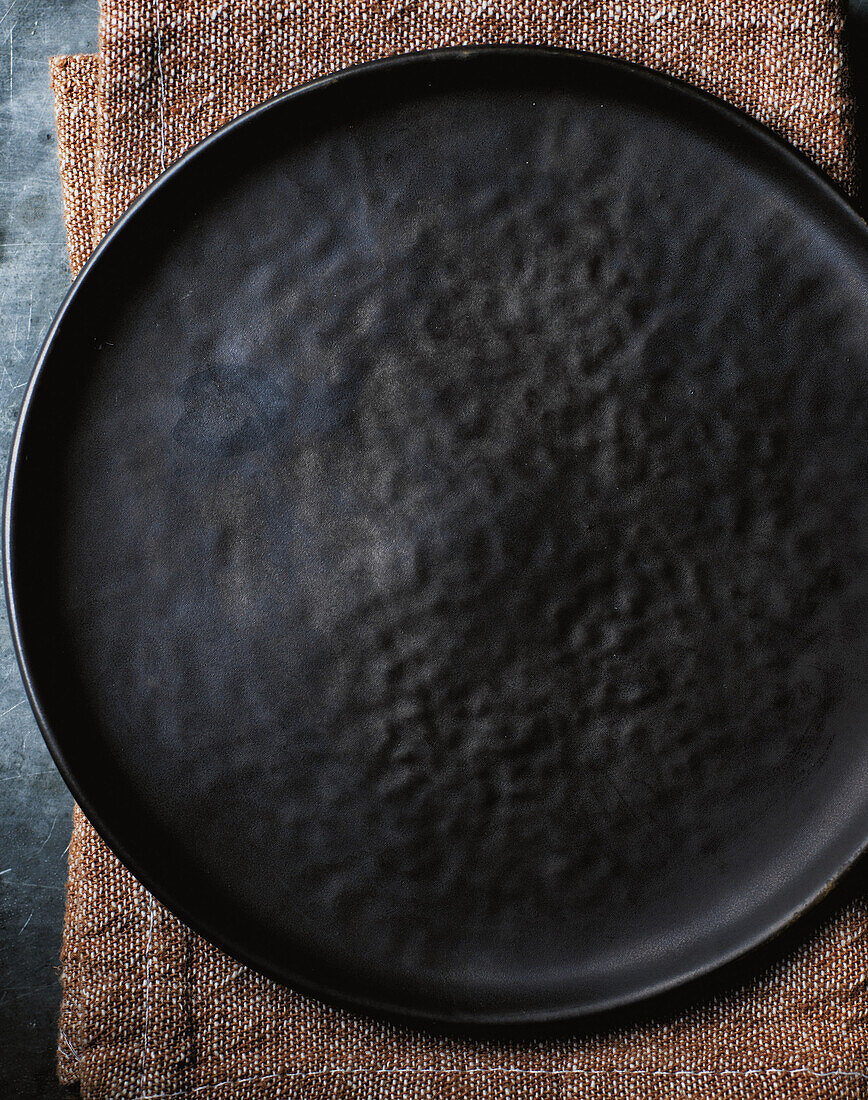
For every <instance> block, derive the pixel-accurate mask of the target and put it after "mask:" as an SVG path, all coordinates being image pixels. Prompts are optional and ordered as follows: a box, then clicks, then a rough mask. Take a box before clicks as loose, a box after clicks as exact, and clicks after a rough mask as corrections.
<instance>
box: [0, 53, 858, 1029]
mask: <svg viewBox="0 0 868 1100" xmlns="http://www.w3.org/2000/svg"><path fill="white" fill-rule="evenodd" d="M866 270H868V262H866V231H865V228H864V226H863V225H862V223H860V222H859V221H858V219H857V218H856V217H855V215H853V214H852V213H851V212H850V211H849V209H848V208H847V207H846V205H845V204H844V203H843V201H842V200H841V199H839V198H838V197H837V196H836V195H835V194H834V192H833V191H832V189H831V188H830V187H828V185H826V184H825V183H824V182H823V181H822V180H821V178H820V177H819V175H818V174H816V173H815V172H814V171H813V170H812V169H810V168H808V167H807V166H806V165H805V164H804V163H803V162H802V161H801V160H800V159H799V158H798V157H797V156H796V155H794V154H793V153H792V152H791V151H789V150H788V149H786V148H785V147H784V146H783V145H782V144H780V143H778V142H777V141H776V140H775V139H773V138H771V137H770V136H769V135H767V134H766V133H765V132H763V131H762V130H760V129H759V128H758V127H756V126H755V125H754V124H752V123H750V122H748V121H747V120H745V119H744V118H742V117H741V116H739V115H737V114H736V113H735V112H731V111H729V110H728V109H726V108H723V107H722V106H720V105H718V104H716V103H714V102H712V101H710V100H708V99H705V98H703V97H701V96H699V95H697V94H696V93H693V92H690V91H687V90H686V89H684V88H682V87H680V86H677V85H674V84H672V83H671V82H668V81H665V80H663V79H661V78H659V77H655V76H652V75H650V74H648V73H645V72H643V71H641V70H636V69H632V68H629V67H627V66H623V65H616V64H613V63H610V62H604V61H600V60H596V59H591V58H586V57H582V56H580V55H569V54H565V53H554V52H550V51H462V52H457V53H451V54H443V55H439V56H429V57H423V58H419V59H415V60H409V61H407V60H405V61H400V62H392V63H387V64H381V65H377V66H373V67H371V68H368V69H366V70H360V71H356V72H353V73H350V74H345V75H343V76H341V77H339V78H338V79H336V80H331V81H325V82H323V83H321V84H320V85H318V86H314V87H312V88H310V89H308V90H303V91H301V92H299V93H295V94H292V95H290V96H288V97H285V98H283V99H282V100H279V101H276V102H275V103H273V104H271V105H270V106H268V107H267V108H265V109H261V110H259V111H257V112H254V113H253V114H252V115H251V116H248V118H247V119H245V120H243V121H242V122H241V123H239V124H236V125H235V126H233V127H232V128H230V129H228V130H227V131H225V132H224V133H223V134H222V135H221V136H220V137H218V138H217V139H216V140H212V141H211V142H209V143H207V144H206V146H205V147H203V148H202V149H201V150H200V151H199V152H198V153H197V154H195V155H194V156H193V157H191V158H188V159H186V160H185V162H184V163H183V164H182V165H181V166H180V167H179V168H176V169H174V170H173V171H172V172H170V173H169V174H168V175H167V176H166V177H165V179H164V180H163V182H162V183H161V184H160V185H159V186H158V187H157V188H156V189H153V190H152V191H151V192H150V194H149V196H148V197H147V198H146V199H145V201H144V202H142V203H141V204H140V205H138V206H137V208H136V209H135V211H134V212H133V214H132V215H130V216H129V217H128V218H127V219H125V220H124V222H123V223H122V224H121V226H120V227H119V228H118V229H117V230H115V232H114V233H113V235H112V238H111V239H110V241H109V242H108V243H107V244H106V245H105V246H104V247H103V248H102V250H101V251H100V254H99V256H98V257H97V259H96V260H94V261H93V262H92V264H91V265H90V266H89V268H88V269H87V271H86V273H85V274H84V276H83V277H82V278H81V279H80V280H79V282H78V283H77V285H76V288H75V291H74V293H73V295H72V297H71V298H70V300H69V302H68V303H67V305H66V307H65V310H64V312H63V314H62V316H61V318H60V320H59V322H58V324H57V326H56V328H55V330H54V332H53V333H52V335H51V337H50V339H49V341H48V343H47V345H46V349H45V351H44V354H43V358H42V362H41V364H40V366H39V368H38V375H37V378H36V380H35V382H34V385H33V388H32V391H31V393H30V394H29V397H28V400H27V402H26V412H25V415H24V418H23V421H22V425H21V428H20V433H19V439H18V444H17V450H16V452H15V455H14V465H13V477H12V481H11V493H10V503H9V506H8V509H9V514H8V525H9V530H8V532H7V535H8V539H9V544H10V545H9V552H8V555H7V560H8V571H9V574H10V584H11V592H12V596H13V601H14V606H13V615H14V618H15V626H16V627H17V630H18V641H19V644H20V647H21V650H22V655H23V660H24V663H25V677H26V678H27V679H28V681H29V688H30V690H31V693H32V696H33V698H34V701H35V704H36V706H37V709H38V711H39V717H40V719H41V722H42V725H43V728H44V729H45V730H46V733H47V736H48V738H49V742H50V744H51V745H52V747H53V749H54V751H55V753H56V755H57V756H58V759H59V762H60V763H61V766H62V767H63V769H64V772H65V774H66V775H67V777H68V779H69V780H70V781H71V784H72V785H73V789H74V790H75V792H76V794H77V796H78V797H79V799H80V800H82V801H83V802H84V804H85V806H86V807H87V808H88V810H89V812H90V814H91V816H92V817H93V818H94V820H95V822H96V823H97V825H98V827H100V828H101V829H102V830H103V831H104V833H105V834H106V835H107V837H108V838H109V839H110V841H111V842H112V843H113V844H114V845H115V846H116V848H117V849H118V850H119V851H120V853H121V854H122V856H123V857H124V858H126V859H127V861H128V862H129V863H130V865H131V866H132V867H133V868H134V869H135V870H136V872H137V873H138V874H139V875H140V876H141V877H143V879H144V880H145V881H146V882H147V883H148V884H149V885H150V886H151V887H152V888H153V889H154V890H155V892H156V893H157V894H158V896H160V897H161V898H162V899H164V900H165V901H166V902H167V903H168V904H169V905H170V906H172V907H174V908H175V909H176V910H177V911H178V912H179V913H180V914H181V915H183V916H184V917H185V918H186V919H188V920H190V921H192V922H193V923H194V924H195V925H196V926H197V927H198V928H200V929H202V930H203V931H204V932H205V933H206V934H208V935H210V936H211V937H212V938H214V939H215V940H216V941H217V942H218V943H220V944H222V945H223V946H225V947H226V948H228V949H229V950H231V951H233V952H234V953H235V954H237V955H238V956H239V957H240V958H242V959H244V960H246V961H248V962H250V963H252V964H253V965H254V966H258V967H260V968H262V969H264V970H265V971H267V972H268V973H270V974H272V975H274V976H276V977H278V978H281V979H283V980H285V981H287V982H289V983H291V984H297V985H300V986H302V987H303V988H307V989H311V990H313V991H315V992H319V993H322V994H324V995H328V996H336V997H339V998H342V999H345V1000H348V1001H351V1002H356V1003H359V1004H363V1005H367V1006H369V1007H380V1008H386V1009H391V1010H394V1011H398V1012H404V1013H411V1014H421V1015H426V1016H430V1017H436V1018H441V1019H460V1020H478V1021H485V1020H500V1021H508V1020H534V1019H543V1018H551V1017H557V1016H567V1015H572V1014H578V1013H583V1012H588V1011H592V1010H595V1009H599V1008H603V1007H607V1006H611V1005H615V1004H625V1003H628V1002H630V1001H632V1000H635V999H637V998H639V997H641V996H644V995H646V994H648V993H650V992H652V991H654V990H658V989H661V988H665V987H669V986H672V985H673V984H675V983H677V982H679V981H682V980H684V979H685V978H687V977H690V976H692V975H695V974H696V973H699V972H702V971H705V970H707V969H709V968H710V967H712V966H715V965H717V964H718V963H720V962H722V961H724V960H726V959H728V958H731V957H733V956H734V955H736V954H738V953H740V952H741V951H743V950H744V949H746V948H747V947H749V946H751V945H752V944H754V943H756V942H757V941H758V940H760V939H761V938H763V937H764V936H766V935H768V934H769V933H770V932H772V931H773V930H774V929H776V928H778V927H779V926H781V925H782V924H783V923H784V922H786V921H787V920H789V919H790V918H791V917H792V916H793V914H794V913H795V912H796V911H797V910H798V909H800V908H801V907H803V906H804V905H805V904H807V903H808V902H810V901H811V900H812V899H813V898H814V897H816V896H817V895H818V894H819V893H820V892H822V890H823V889H824V888H825V886H826V884H827V883H828V881H829V880H830V879H831V878H832V877H834V876H835V875H836V874H837V873H838V872H839V871H840V870H841V869H842V867H843V866H845V865H846V864H847V863H848V862H849V861H850V860H851V859H852V858H853V856H854V855H855V854H856V853H857V852H858V851H859V850H860V849H861V847H862V846H863V844H864V842H865V839H866V833H868V786H866V782H865V780H866V764H868V738H866V736H865V725H866V715H868V682H866V668H868V665H866V641H868V629H866V628H868V617H866V611H868V603H866V595H868V593H866V579H868V570H866V565H868V560H866V550H868V542H866V534H868V528H866V516H868V512H866V504H868V493H866V467H868V462H866V460H868V433H866V429H868V372H866V366H868V363H866V340H865V336H866V321H868V290H866V278H865V277H866Z"/></svg>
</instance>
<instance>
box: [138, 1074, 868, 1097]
mask: <svg viewBox="0 0 868 1100" xmlns="http://www.w3.org/2000/svg"><path fill="white" fill-rule="evenodd" d="M485 1073H502V1074H514V1075H516V1076H522V1075H523V1076H528V1077H796V1076H799V1075H801V1076H804V1077H816V1078H827V1077H838V1078H850V1079H852V1080H857V1081H865V1080H868V1072H862V1071H856V1070H854V1071H850V1070H829V1071H828V1072H823V1071H822V1070H813V1069H808V1068H807V1067H805V1066H794V1067H793V1068H792V1069H771V1068H770V1069H522V1068H521V1067H509V1066H491V1067H488V1068H484V1067H477V1068H470V1069H351V1068H350V1067H348V1066H346V1067H342V1066H336V1067H335V1068H333V1069H314V1070H307V1071H305V1072H301V1073H269V1074H266V1075H265V1076H264V1077H256V1076H254V1077H234V1078H231V1079H229V1080H226V1081H219V1082H218V1083H217V1084H213V1085H195V1086H194V1087H193V1088H192V1089H190V1090H189V1092H188V1091H187V1090H184V1091H182V1092H152V1093H148V1094H147V1095H146V1096H140V1097H139V1098H138V1100H175V1098H177V1097H181V1096H188V1095H192V1094H193V1093H196V1092H205V1091H206V1090H207V1089H221V1088H224V1087H225V1086H227V1085H248V1084H251V1083H253V1082H256V1083H257V1084H262V1083H263V1082H264V1081H276V1080H281V1081H304V1080H307V1079H309V1078H312V1077H327V1076H329V1075H330V1074H343V1075H345V1076H348V1077H349V1076H354V1077H360V1076H365V1075H368V1074H369V1075H371V1076H388V1075H390V1074H394V1075H396V1076H399V1075H414V1074H415V1075H417V1076H420V1077H421V1076H426V1075H441V1076H442V1075H447V1074H455V1075H465V1074H466V1075H468V1076H469V1075H471V1074H476V1075H479V1074H485Z"/></svg>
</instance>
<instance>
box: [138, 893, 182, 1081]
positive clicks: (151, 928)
mask: <svg viewBox="0 0 868 1100" xmlns="http://www.w3.org/2000/svg"><path fill="white" fill-rule="evenodd" d="M155 909H156V906H155V904H154V899H153V897H152V896H151V895H150V894H149V895H148V936H147V939H146V941H145V989H144V998H145V1022H144V1024H143V1026H142V1055H141V1059H140V1064H139V1083H140V1084H141V1081H142V1078H143V1077H144V1075H145V1072H146V1070H147V1065H146V1064H145V1060H146V1058H147V1054H148V1028H149V1027H150V1024H151V946H152V944H153V940H154V912H155ZM176 1095H177V1094H176Z"/></svg>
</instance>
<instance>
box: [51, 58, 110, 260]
mask: <svg viewBox="0 0 868 1100" xmlns="http://www.w3.org/2000/svg"><path fill="white" fill-rule="evenodd" d="M49 71H50V75H51V90H52V92H53V93H54V108H55V110H54V114H55V120H56V123H57V148H58V153H59V156H60V182H61V188H62V192H63V216H64V220H65V222H66V239H67V244H68V246H69V265H70V267H71V268H72V271H73V273H74V274H75V273H77V272H78V271H79V269H80V268H81V267H82V266H83V264H84V262H85V260H87V258H88V256H89V255H90V253H91V250H92V249H93V246H94V245H95V244H96V241H95V240H94V216H93V200H94V195H95V193H96V180H95V176H94V154H95V150H96V99H97V95H96V93H97V80H98V77H99V66H98V64H97V58H96V57H94V56H93V55H92V54H78V55H76V56H74V57H54V58H52V59H51V63H50V70H49Z"/></svg>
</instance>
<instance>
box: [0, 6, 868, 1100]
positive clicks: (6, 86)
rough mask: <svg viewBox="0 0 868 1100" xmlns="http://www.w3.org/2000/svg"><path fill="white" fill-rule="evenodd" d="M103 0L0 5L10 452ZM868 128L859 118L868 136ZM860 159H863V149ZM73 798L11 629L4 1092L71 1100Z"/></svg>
mask: <svg viewBox="0 0 868 1100" xmlns="http://www.w3.org/2000/svg"><path fill="white" fill-rule="evenodd" d="M97 7H98V5H97V0H16V2H13V3H11V4H10V3H9V0H6V3H3V4H0V445H2V447H3V450H4V452H5V451H6V450H8V443H9V440H10V438H11V431H12V427H13V425H14V419H15V416H16V414H17V408H18V401H19V400H20V395H21V393H22V392H23V388H24V385H25V383H26V379H27V376H28V373H29V370H30V367H31V364H32V361H33V356H34V354H35V352H36V349H37V347H38V344H39V342H40V339H41V336H42V334H43V333H44V331H45V329H46V327H47V325H48V323H49V321H50V318H51V315H52V314H53V312H54V310H55V308H56V306H57V305H58V303H59V301H60V299H61V297H62V295H63V293H64V291H65V289H66V287H67V285H68V270H67V262H66V250H65V240H64V232H63V223H62V214H61V203H60V188H59V182H58V174H57V163H56V146H55V142H54V124H53V112H52V104H51V94H50V90H49V87H48V76H47V59H48V57H49V56H50V55H51V54H53V53H69V52H79V51H81V52H87V51H89V50H92V49H93V48H94V46H95V41H96V24H97V16H98V10H97ZM853 7H854V9H858V11H859V18H854V19H852V20H851V24H850V56H851V64H852V66H853V69H854V73H855V76H856V82H857V92H858V95H859V98H860V100H861V101H862V102H863V103H865V102H866V100H868V30H866V27H868V3H866V0H854V3H853ZM863 130H864V124H863V123H861V122H860V132H861V131H863ZM862 160H863V163H864V160H865V155H864V143H863V154H862ZM70 810H71V799H70V797H69V795H68V793H67V791H66V788H65V787H64V785H63V783H62V781H61V780H60V778H59V776H58V775H57V773H56V771H55V769H54V767H53V764H52V762H51V760H50V758H49V756H48V753H47V751H46V750H45V748H44V747H43V744H42V740H41V738H40V736H39V733H38V731H37V729H36V727H35V723H34V722H33V720H32V718H31V716H30V713H29V708H28V706H27V704H26V701H25V699H24V693H23V689H22V687H21V683H20V679H19V675H18V670H17V666H16V664H15V660H14V656H13V654H12V650H11V645H10V641H9V636H8V630H7V627H6V622H5V617H4V618H3V619H2V622H0V872H3V873H2V874H0V1095H2V1096H4V1097H5V1096H9V1097H21V1098H24V1100H27V1098H30V1097H33V1098H36V1097H39V1098H50V1097H52V1096H62V1095H65V1093H63V1092H62V1090H60V1088H59V1086H58V1085H57V1084H56V1081H55V1076H54V1049H55V1043H56V1017H57V1005H58V1000H59V985H58V982H57V977H56V966H57V953H58V948H59V942H60V929H61V920H62V907H63V884H64V880H65V848H66V845H67V842H68V837H69V819H70Z"/></svg>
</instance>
